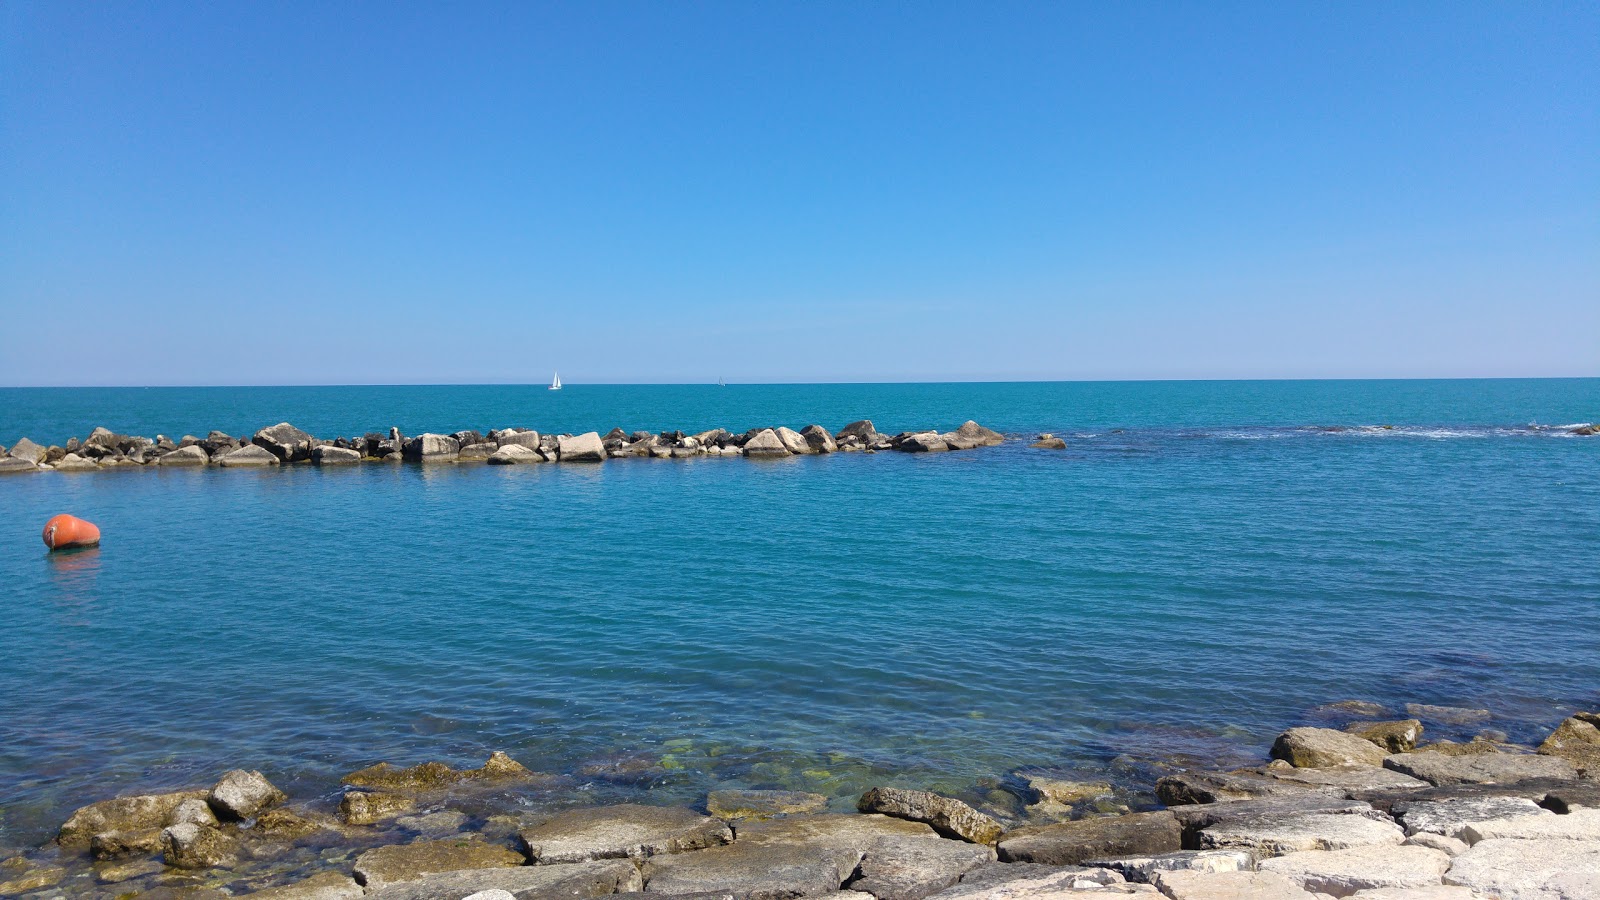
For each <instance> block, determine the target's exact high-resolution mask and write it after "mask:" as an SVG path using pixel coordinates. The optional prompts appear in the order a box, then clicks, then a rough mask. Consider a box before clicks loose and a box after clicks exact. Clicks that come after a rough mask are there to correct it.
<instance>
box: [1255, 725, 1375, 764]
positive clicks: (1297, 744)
mask: <svg viewBox="0 0 1600 900" xmlns="http://www.w3.org/2000/svg"><path fill="white" fill-rule="evenodd" d="M1387 755H1388V754H1387V753H1385V752H1384V751H1383V750H1382V749H1381V748H1379V747H1378V745H1376V744H1374V743H1373V742H1371V741H1369V740H1366V739H1365V738H1360V737H1357V736H1355V735H1353V734H1345V733H1344V732H1342V731H1334V730H1333V729H1331V728H1291V729H1289V730H1288V731H1285V732H1284V733H1283V734H1280V735H1278V739H1277V741H1275V742H1274V743H1273V745H1272V756H1273V758H1274V759H1281V760H1284V761H1286V762H1288V763H1289V764H1290V765H1292V766H1294V767H1296V768H1306V769H1323V768H1328V767H1331V766H1355V765H1366V766H1381V765H1383V759H1384V757H1385V756H1387Z"/></svg>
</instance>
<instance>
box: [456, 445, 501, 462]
mask: <svg viewBox="0 0 1600 900" xmlns="http://www.w3.org/2000/svg"><path fill="white" fill-rule="evenodd" d="M497 449H498V448H497V447H495V445H494V444H490V443H486V442H479V443H476V444H462V445H461V452H460V454H458V457H457V458H459V459H466V460H485V459H488V458H489V456H490V454H492V453H495V452H496V451H497Z"/></svg>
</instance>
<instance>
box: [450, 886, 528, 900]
mask: <svg viewBox="0 0 1600 900" xmlns="http://www.w3.org/2000/svg"><path fill="white" fill-rule="evenodd" d="M461 900H517V895H516V894H513V893H511V892H510V891H502V890H500V889H499V888H496V889H494V890H492V891H479V892H477V893H476V894H468V895H467V896H465V897H462V898H461Z"/></svg>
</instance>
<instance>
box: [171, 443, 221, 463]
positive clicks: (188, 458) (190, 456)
mask: <svg viewBox="0 0 1600 900" xmlns="http://www.w3.org/2000/svg"><path fill="white" fill-rule="evenodd" d="M210 461H211V458H210V457H209V456H206V451H204V450H202V449H201V448H200V447H199V446H197V445H191V446H188V447H179V448H178V449H176V450H174V451H172V452H171V453H167V454H164V455H163V456H162V457H161V459H160V463H159V464H160V465H163V466H203V465H205V464H207V463H209V462H210Z"/></svg>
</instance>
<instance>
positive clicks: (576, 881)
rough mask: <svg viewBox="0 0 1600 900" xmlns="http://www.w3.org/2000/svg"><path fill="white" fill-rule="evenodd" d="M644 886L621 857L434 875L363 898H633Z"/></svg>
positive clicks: (450, 899) (383, 889) (529, 899)
mask: <svg viewBox="0 0 1600 900" xmlns="http://www.w3.org/2000/svg"><path fill="white" fill-rule="evenodd" d="M643 888H644V880H643V879H642V878H640V877H639V869H638V868H637V867H636V866H634V864H633V863H632V862H630V861H628V860H625V859H623V860H604V861H601V862H590V863H578V864H575V865H564V866H515V867H507V868H491V869H461V870H458V871H454V872H438V873H435V874H432V875H424V876H422V877H421V878H418V879H417V880H415V881H405V882H400V883H398V884H391V885H388V886H387V887H382V888H379V889H377V890H375V891H371V892H369V893H367V894H366V896H365V898H364V900H444V898H449V900H456V898H465V897H468V896H470V895H473V894H477V893H480V892H489V891H505V892H506V893H509V894H511V895H512V896H513V897H515V898H517V900H583V898H591V897H609V896H611V895H612V894H629V895H633V894H635V893H636V892H638V891H640V890H642V889H643ZM491 896H492V895H491Z"/></svg>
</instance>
